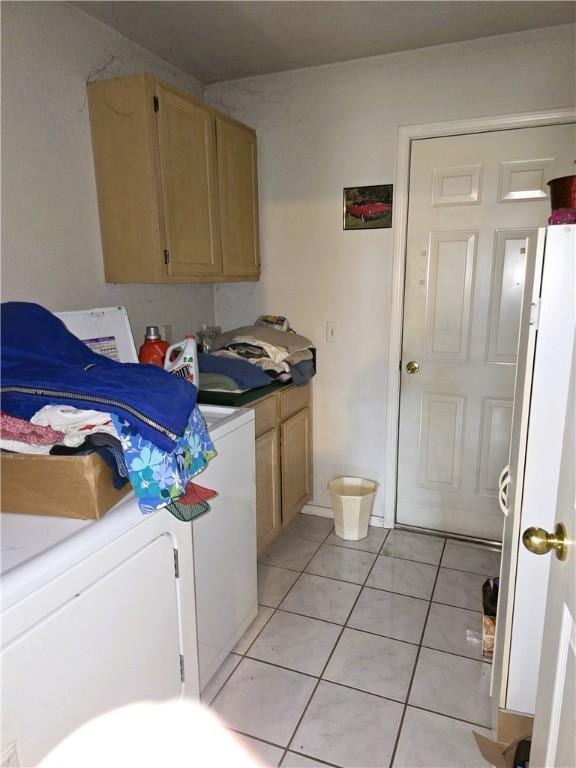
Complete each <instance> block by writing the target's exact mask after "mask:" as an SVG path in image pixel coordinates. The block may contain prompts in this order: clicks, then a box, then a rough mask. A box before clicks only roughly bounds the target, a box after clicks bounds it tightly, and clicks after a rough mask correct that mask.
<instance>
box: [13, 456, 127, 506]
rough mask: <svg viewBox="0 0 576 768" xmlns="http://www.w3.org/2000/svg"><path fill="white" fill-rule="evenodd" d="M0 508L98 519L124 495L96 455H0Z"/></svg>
mask: <svg viewBox="0 0 576 768" xmlns="http://www.w3.org/2000/svg"><path fill="white" fill-rule="evenodd" d="M0 481H1V482H0V509H1V510H2V512H18V513H20V514H25V515H52V516H55V517H75V518H79V519H80V520H98V519H100V518H101V517H102V515H104V514H106V512H107V511H108V510H109V509H111V508H112V507H113V506H114V505H115V504H116V503H117V502H118V501H120V499H121V498H122V497H123V496H125V495H126V494H127V493H128V491H130V490H131V488H132V486H131V485H130V483H126V485H125V486H124V488H122V489H121V490H120V491H118V490H116V488H114V486H113V485H112V470H111V469H110V467H108V466H107V465H106V463H105V462H104V461H103V460H102V459H101V458H100V456H98V454H97V453H92V454H89V455H87V456H38V455H36V456H34V455H29V454H21V453H2V454H0Z"/></svg>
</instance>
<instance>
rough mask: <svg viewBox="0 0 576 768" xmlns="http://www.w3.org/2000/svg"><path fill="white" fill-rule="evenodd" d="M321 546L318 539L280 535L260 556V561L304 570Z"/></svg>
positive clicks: (295, 569)
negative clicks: (310, 539)
mask: <svg viewBox="0 0 576 768" xmlns="http://www.w3.org/2000/svg"><path fill="white" fill-rule="evenodd" d="M319 546H320V544H319V542H317V541H308V540H307V539H299V538H297V537H296V536H278V538H277V539H275V540H274V541H273V542H272V544H271V545H270V546H269V547H268V549H267V550H266V552H264V553H263V554H262V555H261V556H260V562H261V563H264V564H265V565H277V566H279V567H280V568H291V569H292V570H294V571H302V570H303V569H304V568H305V567H306V566H307V565H308V562H309V561H310V560H311V559H312V556H313V555H314V554H315V553H316V550H317V549H318V548H319Z"/></svg>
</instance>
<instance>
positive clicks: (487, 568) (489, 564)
mask: <svg viewBox="0 0 576 768" xmlns="http://www.w3.org/2000/svg"><path fill="white" fill-rule="evenodd" d="M442 565H443V566H444V567H445V568H455V569H456V570H458V571H469V572H470V573H481V574H484V575H485V576H490V577H491V578H492V577H494V576H498V574H499V573H500V552H496V551H494V550H492V549H488V548H487V547H482V546H480V545H478V544H465V543H464V542H462V541H448V542H447V543H446V549H445V550H444V555H443V557H442Z"/></svg>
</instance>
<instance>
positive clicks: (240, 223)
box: [216, 117, 260, 280]
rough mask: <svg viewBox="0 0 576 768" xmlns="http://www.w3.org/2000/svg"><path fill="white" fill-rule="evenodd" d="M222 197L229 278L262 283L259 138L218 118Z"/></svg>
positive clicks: (223, 233)
mask: <svg viewBox="0 0 576 768" xmlns="http://www.w3.org/2000/svg"><path fill="white" fill-rule="evenodd" d="M216 131H217V144H218V193H219V199H220V228H221V242H222V261H223V270H224V275H225V276H232V277H243V278H246V279H250V278H253V279H256V280H257V279H258V278H259V277H260V255H259V244H258V174H257V168H256V136H255V134H254V132H253V131H251V130H250V129H249V128H244V127H243V126H241V125H238V124H237V123H233V122H229V121H228V120H222V119H220V118H219V117H217V118H216Z"/></svg>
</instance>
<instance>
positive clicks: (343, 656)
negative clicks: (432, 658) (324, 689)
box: [323, 629, 418, 701]
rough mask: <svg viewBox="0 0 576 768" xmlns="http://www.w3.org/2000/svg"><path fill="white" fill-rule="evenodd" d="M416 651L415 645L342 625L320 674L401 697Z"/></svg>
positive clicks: (334, 680)
mask: <svg viewBox="0 0 576 768" xmlns="http://www.w3.org/2000/svg"><path fill="white" fill-rule="evenodd" d="M417 653H418V646H416V645H410V644H408V643H400V642H398V641H397V640H391V639H390V638H388V637H379V636H378V635H371V634H368V633H366V632H358V631H357V630H355V629H345V630H344V632H343V633H342V637H341V638H340V640H339V641H338V645H337V646H336V650H335V651H334V653H333V654H332V658H331V659H330V663H329V664H328V667H327V668H326V671H325V672H324V675H323V677H324V678H325V679H326V680H331V681H332V682H335V683H342V684H343V685H349V686H351V687H352V688H359V689H360V690H362V691H367V692H368V693H375V694H377V695H379V696H386V698H389V699H397V700H398V701H405V699H406V695H407V693H408V686H409V684H410V679H411V677H412V672H413V670H414V665H415V663H416V655H417Z"/></svg>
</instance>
